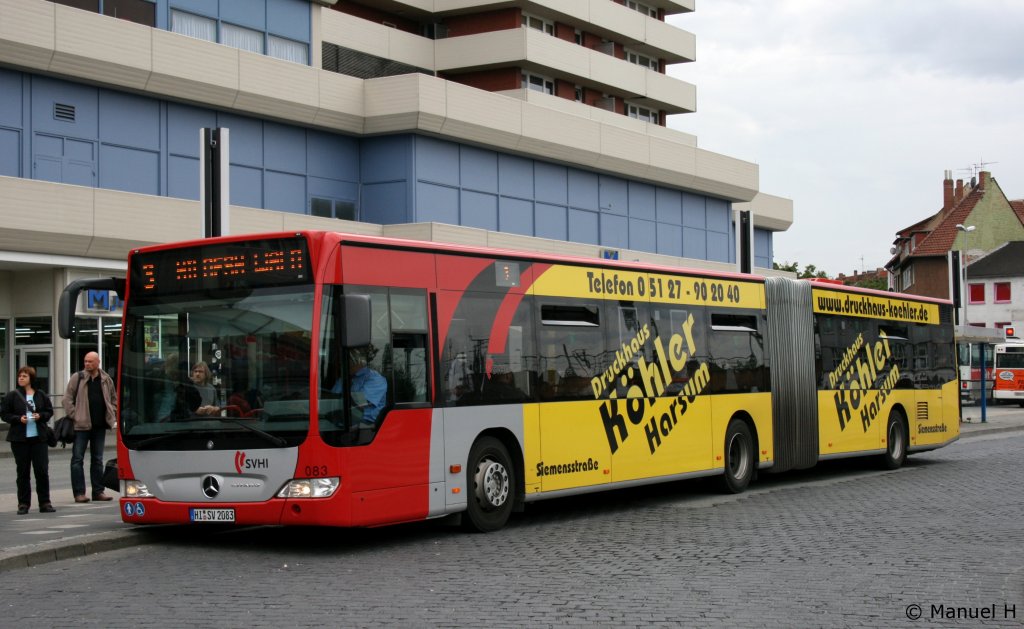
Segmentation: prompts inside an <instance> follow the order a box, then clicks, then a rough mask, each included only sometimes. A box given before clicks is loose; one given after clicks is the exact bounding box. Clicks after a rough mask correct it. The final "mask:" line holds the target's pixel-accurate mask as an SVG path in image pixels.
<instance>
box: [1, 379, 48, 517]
mask: <svg viewBox="0 0 1024 629" xmlns="http://www.w3.org/2000/svg"><path fill="white" fill-rule="evenodd" d="M35 384H36V370H35V368H33V367H22V368H21V369H19V370H18V387H17V388H16V389H15V390H14V391H11V392H10V393H8V394H7V395H6V396H4V399H3V402H2V403H0V416H2V417H3V420H4V421H5V422H7V423H8V424H10V425H11V428H10V429H9V430H8V431H7V440H8V441H10V442H11V451H12V452H13V453H14V461H15V464H16V466H17V470H18V515H25V514H26V513H28V508H29V506H30V505H31V504H32V482H31V479H30V477H29V466H30V465H31V466H32V469H33V470H34V471H35V474H36V495H37V496H38V497H39V511H40V513H53V512H54V511H56V509H54V508H53V505H52V504H50V472H49V469H48V468H49V465H50V462H49V454H48V452H47V445H46V426H47V423H48V422H49V421H50V418H51V417H53V405H52V404H50V398H49V396H47V395H46V394H45V393H43V392H42V391H37V390H36V388H35Z"/></svg>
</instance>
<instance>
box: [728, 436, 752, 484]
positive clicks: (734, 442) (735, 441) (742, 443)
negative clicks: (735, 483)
mask: <svg viewBox="0 0 1024 629" xmlns="http://www.w3.org/2000/svg"><path fill="white" fill-rule="evenodd" d="M749 469H750V445H749V444H748V443H747V440H746V439H744V438H743V435H739V434H736V435H733V436H732V439H730V440H729V475H730V476H732V477H733V478H735V479H737V480H739V479H742V478H745V477H746V475H747V471H748V470H749Z"/></svg>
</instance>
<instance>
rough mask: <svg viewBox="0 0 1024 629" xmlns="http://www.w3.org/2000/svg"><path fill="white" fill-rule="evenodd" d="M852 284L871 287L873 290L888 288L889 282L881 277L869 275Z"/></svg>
mask: <svg viewBox="0 0 1024 629" xmlns="http://www.w3.org/2000/svg"><path fill="white" fill-rule="evenodd" d="M854 286H860V287H861V288H873V289H875V290H889V282H888V281H887V280H886V279H885V278H883V277H869V278H865V279H863V280H861V281H859V282H856V283H854Z"/></svg>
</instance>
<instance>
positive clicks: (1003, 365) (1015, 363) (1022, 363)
mask: <svg viewBox="0 0 1024 629" xmlns="http://www.w3.org/2000/svg"><path fill="white" fill-rule="evenodd" d="M1000 349H1001V350H1002V351H999V352H998V353H996V369H1024V345H1019V346H1010V347H1006V348H1005V349H1002V348H1000Z"/></svg>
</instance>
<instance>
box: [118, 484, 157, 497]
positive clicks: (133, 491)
mask: <svg viewBox="0 0 1024 629" xmlns="http://www.w3.org/2000/svg"><path fill="white" fill-rule="evenodd" d="M124 497H125V498H152V497H153V494H151V493H150V492H149V488H148V487H146V483H143V482H141V481H137V480H126V481H125V482H124Z"/></svg>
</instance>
